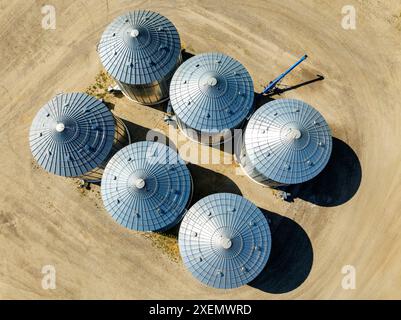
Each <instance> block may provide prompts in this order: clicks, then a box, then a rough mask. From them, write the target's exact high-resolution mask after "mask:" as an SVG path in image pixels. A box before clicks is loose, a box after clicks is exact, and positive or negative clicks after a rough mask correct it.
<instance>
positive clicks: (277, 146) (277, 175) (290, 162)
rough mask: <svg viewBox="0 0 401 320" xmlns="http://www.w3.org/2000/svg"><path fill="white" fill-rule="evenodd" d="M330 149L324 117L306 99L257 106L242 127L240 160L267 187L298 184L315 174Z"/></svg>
mask: <svg viewBox="0 0 401 320" xmlns="http://www.w3.org/2000/svg"><path fill="white" fill-rule="evenodd" d="M331 150H332V136H331V131H330V128H329V126H328V124H327V123H326V121H325V119H324V118H323V116H322V115H321V114H320V113H319V112H318V111H317V110H316V109H314V108H313V107H311V106H310V105H308V104H306V103H305V102H302V101H299V100H293V99H279V100H275V101H271V102H268V103H266V104H264V105H263V106H262V107H260V108H259V109H258V110H257V111H256V112H255V113H254V114H253V115H252V117H251V118H250V120H249V123H248V124H247V127H246V129H245V133H244V138H243V145H242V149H241V155H240V163H241V166H242V168H243V169H244V170H245V172H246V173H247V175H248V176H249V177H250V178H252V179H253V180H255V181H256V182H259V183H262V184H264V185H268V186H279V185H289V184H297V183H302V182H305V181H308V180H310V179H312V178H314V177H315V176H317V175H318V174H319V173H320V172H321V171H322V170H323V169H324V167H325V166H326V164H327V163H328V161H329V159H330V155H331Z"/></svg>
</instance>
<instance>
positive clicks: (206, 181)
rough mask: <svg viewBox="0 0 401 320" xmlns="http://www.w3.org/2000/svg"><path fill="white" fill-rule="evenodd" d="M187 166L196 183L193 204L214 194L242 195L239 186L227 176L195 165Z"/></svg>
mask: <svg viewBox="0 0 401 320" xmlns="http://www.w3.org/2000/svg"><path fill="white" fill-rule="evenodd" d="M187 166H188V169H189V171H190V172H191V176H192V180H193V181H194V190H193V196H192V204H194V203H195V202H197V201H199V200H200V199H202V198H204V197H207V196H209V195H211V194H214V193H221V192H226V193H234V194H237V195H240V196H241V195H242V192H241V190H240V189H239V188H238V186H237V184H236V183H235V182H234V181H233V180H231V179H230V178H228V177H227V176H225V175H223V174H221V173H218V172H215V171H212V170H209V169H207V168H204V167H201V166H198V165H196V164H193V163H188V165H187Z"/></svg>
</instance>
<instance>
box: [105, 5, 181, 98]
mask: <svg viewBox="0 0 401 320" xmlns="http://www.w3.org/2000/svg"><path fill="white" fill-rule="evenodd" d="M98 53H99V56H100V59H101V61H102V64H103V66H104V68H105V69H106V71H107V72H108V73H109V74H110V75H111V76H112V77H113V78H114V80H115V81H116V83H117V84H118V86H119V87H120V89H121V90H122V92H123V93H124V94H125V95H126V96H127V97H128V98H129V99H131V100H134V101H136V102H138V103H141V104H145V105H153V104H158V103H160V102H163V101H164V100H166V99H168V95H169V85H170V81H171V78H172V76H173V74H174V72H175V70H176V69H177V67H178V66H179V65H180V63H181V43H180V37H179V35H178V32H177V29H176V28H175V27H174V25H173V24H172V23H171V22H170V21H169V20H168V19H167V18H165V17H164V16H162V15H160V14H159V13H156V12H152V11H147V10H136V11H132V12H128V13H126V14H124V15H122V16H120V17H118V18H116V19H115V20H114V21H113V22H112V23H111V24H110V25H109V26H108V27H107V28H106V30H105V31H104V33H103V35H102V38H101V40H100V43H99V45H98Z"/></svg>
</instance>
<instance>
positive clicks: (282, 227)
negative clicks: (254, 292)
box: [249, 209, 313, 294]
mask: <svg viewBox="0 0 401 320" xmlns="http://www.w3.org/2000/svg"><path fill="white" fill-rule="evenodd" d="M261 210H262V212H263V213H264V214H265V216H266V218H267V219H268V220H269V225H270V230H271V235H272V249H271V253H270V257H269V260H268V262H267V264H266V267H265V268H264V270H263V271H262V272H261V273H260V274H259V275H258V276H257V277H256V279H255V280H253V281H252V282H250V283H249V285H250V286H251V287H254V288H257V289H259V290H262V291H264V292H267V293H272V294H282V293H287V292H290V291H292V290H294V289H296V288H298V287H299V286H300V285H301V284H302V283H303V282H304V281H305V280H306V279H307V277H308V276H309V273H310V271H311V269H312V265H313V248H312V243H311V241H310V239H309V237H308V235H307V233H306V232H305V230H304V229H303V228H302V227H301V226H300V225H299V224H298V223H296V222H295V221H293V220H291V219H289V218H287V217H284V216H280V215H278V214H275V213H272V212H269V211H266V210H264V209H261Z"/></svg>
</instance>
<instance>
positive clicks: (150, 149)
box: [101, 141, 192, 231]
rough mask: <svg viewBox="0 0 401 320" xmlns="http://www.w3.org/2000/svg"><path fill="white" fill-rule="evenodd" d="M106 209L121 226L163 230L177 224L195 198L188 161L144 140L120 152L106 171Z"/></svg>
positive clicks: (145, 229)
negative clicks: (193, 196)
mask: <svg viewBox="0 0 401 320" xmlns="http://www.w3.org/2000/svg"><path fill="white" fill-rule="evenodd" d="M101 194H102V199H103V203H104V206H105V208H106V210H107V211H108V212H109V213H110V215H111V216H112V217H113V219H115V220H116V222H118V223H119V224H121V225H122V226H124V227H126V228H128V229H132V230H137V231H162V230H166V229H169V228H171V227H173V226H174V225H176V224H177V223H178V222H179V221H180V220H181V219H182V217H183V215H184V213H185V212H186V207H187V206H188V204H189V202H190V200H191V196H192V178H191V174H190V172H189V170H188V168H187V166H186V165H185V162H184V161H183V160H182V159H181V157H180V156H179V155H178V154H177V152H175V151H174V150H173V149H171V148H169V147H167V146H166V145H164V144H161V143H159V142H152V141H142V142H137V143H133V144H131V145H129V146H127V147H125V148H124V149H122V150H120V151H119V152H117V153H116V154H115V156H114V157H113V158H112V159H111V160H110V161H109V163H108V164H107V167H106V169H105V171H104V174H103V178H102V184H101Z"/></svg>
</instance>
